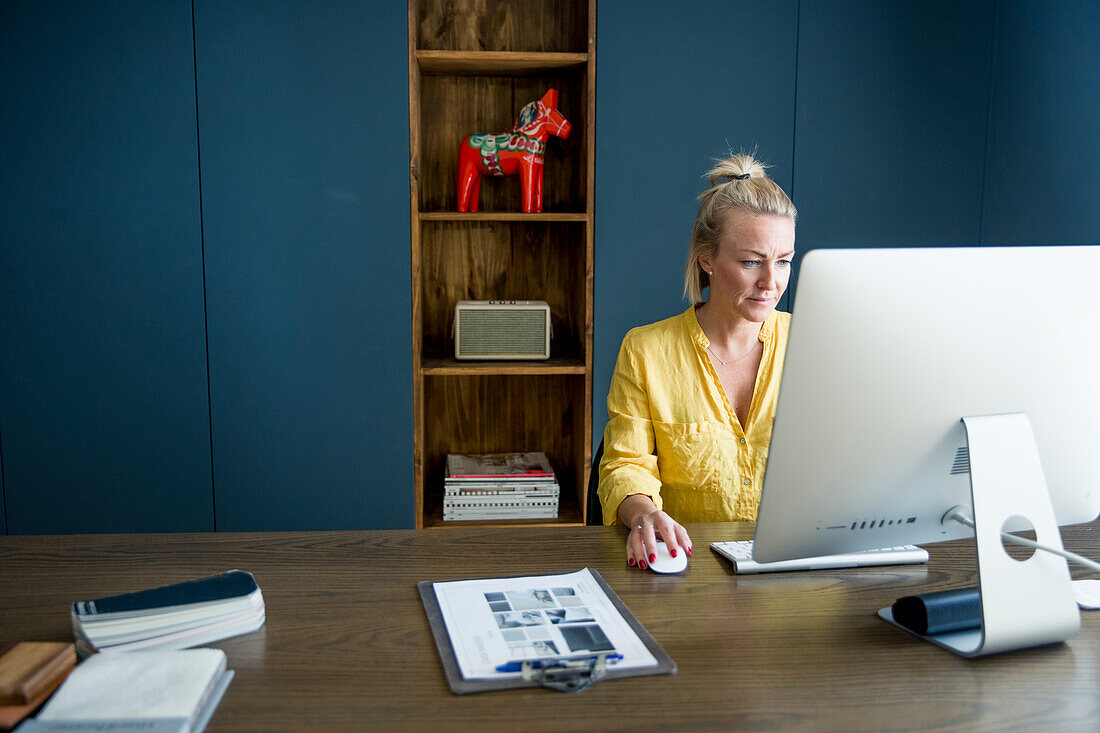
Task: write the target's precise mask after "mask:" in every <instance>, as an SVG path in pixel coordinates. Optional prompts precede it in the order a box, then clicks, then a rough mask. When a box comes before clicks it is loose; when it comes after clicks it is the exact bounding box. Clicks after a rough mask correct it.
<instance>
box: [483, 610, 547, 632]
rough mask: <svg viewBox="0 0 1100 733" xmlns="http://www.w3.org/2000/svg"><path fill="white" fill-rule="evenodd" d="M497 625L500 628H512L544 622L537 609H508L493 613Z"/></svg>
mask: <svg viewBox="0 0 1100 733" xmlns="http://www.w3.org/2000/svg"><path fill="white" fill-rule="evenodd" d="M493 617H494V618H495V619H496V620H497V627H498V628H501V629H514V628H516V627H517V626H540V625H542V624H545V623H546V621H545V620H544V619H543V617H542V614H541V613H539V612H538V611H509V612H508V613H494V614H493Z"/></svg>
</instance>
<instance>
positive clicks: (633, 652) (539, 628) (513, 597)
mask: <svg viewBox="0 0 1100 733" xmlns="http://www.w3.org/2000/svg"><path fill="white" fill-rule="evenodd" d="M433 588H434V590H435V595H436V598H437V599H438V601H439V608H440V610H441V611H442V614H443V621H444V623H445V624H446V625H447V633H448V634H449V635H450V637H451V645H452V646H453V647H454V651H455V657H456V658H457V660H458V668H459V670H460V671H461V672H462V676H463V678H464V679H510V678H516V677H519V676H520V673H518V672H497V670H496V668H497V667H498V666H499V665H502V664H506V663H508V662H517V661H524V660H527V659H555V658H569V657H578V656H579V657H590V656H592V655H594V654H596V653H598V652H615V653H618V654H622V655H623V659H622V660H621V661H619V662H616V663H615V664H614V665H613V666H612V667H611V669H624V668H625V669H630V668H637V667H652V666H656V665H657V659H656V658H655V657H654V656H653V655H652V654H651V653H650V652H649V650H648V649H647V648H646V646H645V644H644V643H643V642H642V640H641V639H640V638H639V637H638V635H637V634H636V633H634V630H633V629H632V628H630V624H628V623H627V621H626V619H624V618H623V616H622V614H621V613H619V611H618V610H617V609H616V608H615V606H614V604H613V603H612V602H611V599H610V598H608V597H607V594H606V593H604V591H603V588H601V587H600V585H599V583H597V582H596V579H595V578H594V577H593V576H592V573H591V572H590V571H589V570H588V569H587V568H585V569H584V570H578V571H577V572H575V573H566V574H562V575H538V576H527V577H523V578H504V579H501V578H488V579H484V580H456V581H451V582H447V583H433Z"/></svg>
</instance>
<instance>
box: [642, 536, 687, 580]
mask: <svg viewBox="0 0 1100 733" xmlns="http://www.w3.org/2000/svg"><path fill="white" fill-rule="evenodd" d="M687 566H688V558H687V553H686V552H684V548H682V547H681V548H680V551H679V552H677V553H676V557H673V556H672V555H669V554H668V547H666V546H665V543H664V542H662V541H661V540H657V559H656V560H655V561H654V562H651V563H649V569H650V570H652V571H653V572H655V573H665V574H672V573H682V572H684V570H686V569H687Z"/></svg>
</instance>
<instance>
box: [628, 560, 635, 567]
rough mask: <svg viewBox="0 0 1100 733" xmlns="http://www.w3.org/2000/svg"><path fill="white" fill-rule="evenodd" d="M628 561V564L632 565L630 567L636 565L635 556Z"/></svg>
mask: <svg viewBox="0 0 1100 733" xmlns="http://www.w3.org/2000/svg"><path fill="white" fill-rule="evenodd" d="M626 562H627V564H629V565H630V567H634V558H630V559H629V560H627V561H626Z"/></svg>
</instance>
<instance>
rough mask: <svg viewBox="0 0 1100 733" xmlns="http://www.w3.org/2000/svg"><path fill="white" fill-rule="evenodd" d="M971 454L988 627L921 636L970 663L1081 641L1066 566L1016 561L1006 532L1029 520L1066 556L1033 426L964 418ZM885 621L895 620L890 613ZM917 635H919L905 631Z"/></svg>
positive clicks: (1053, 560) (1037, 557) (1019, 419)
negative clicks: (1004, 539)
mask: <svg viewBox="0 0 1100 733" xmlns="http://www.w3.org/2000/svg"><path fill="white" fill-rule="evenodd" d="M962 421H963V424H964V425H965V427H966V439H967V443H968V445H969V448H970V494H971V499H972V501H973V507H974V534H975V538H976V539H977V548H978V586H979V593H980V595H981V608H982V626H981V628H979V629H974V630H972V631H955V632H950V633H945V634H930V635H926V636H925V635H921V634H915V635H916V636H920V637H921V638H922V639H925V640H927V641H930V642H932V643H933V644H938V645H939V646H942V647H943V648H945V649H949V650H951V651H953V652H955V653H956V654H959V655H961V656H964V657H980V656H984V655H987V654H997V653H999V652H1006V651H1011V650H1013V649H1023V648H1026V647H1032V646H1039V645H1042V644H1053V643H1056V642H1060V641H1066V640H1067V639H1071V638H1073V637H1074V636H1075V635H1076V634H1077V631H1078V629H1079V628H1080V627H1081V615H1080V612H1079V611H1078V610H1077V603H1076V601H1075V600H1074V596H1073V586H1072V585H1071V584H1070V574H1069V568H1068V566H1067V565H1066V561H1065V560H1064V559H1063V558H1061V557H1059V556H1058V555H1054V554H1053V553H1049V552H1044V551H1042V550H1036V551H1035V553H1034V554H1033V555H1032V556H1031V557H1029V558H1028V559H1027V560H1024V561H1022V562H1021V561H1019V560H1015V559H1014V558H1012V557H1010V556H1009V555H1008V553H1007V552H1005V549H1004V546H1003V545H1002V544H1001V530H1002V529H1003V528H1004V527H1005V526H1006V523H1008V524H1009V525H1011V524H1012V522H1009V521H1008V520H1010V519H1013V518H1016V519H1018V518H1019V517H1023V518H1025V519H1027V520H1028V521H1030V522H1031V525H1032V526H1033V527H1034V528H1035V536H1036V541H1037V542H1039V543H1040V544H1044V545H1047V546H1048V547H1054V548H1057V549H1062V536H1061V534H1060V533H1059V531H1058V524H1057V522H1056V521H1055V519H1054V510H1053V508H1052V507H1051V504H1050V496H1049V494H1048V493H1047V485H1046V479H1045V478H1044V477H1043V468H1042V466H1041V465H1040V463H1039V450H1038V448H1037V447H1036V445H1035V436H1034V434H1033V433H1032V431H1031V423H1030V422H1029V421H1028V419H1027V415H1025V414H1023V413H1022V412H1016V413H1010V414H1005V415H983V416H978V417H964V418H963V419H962ZM879 616H880V617H882V618H883V619H885V620H886V621H889V622H890V623H892V624H894V625H895V626H898V627H899V628H903V629H904V628H905V627H903V626H900V625H899V624H898V623H897V622H896V621H894V617H893V614H892V613H891V610H890V608H883V609H881V610H880V611H879ZM905 630H906V631H909V633H914V632H912V631H910V630H909V629H905Z"/></svg>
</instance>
